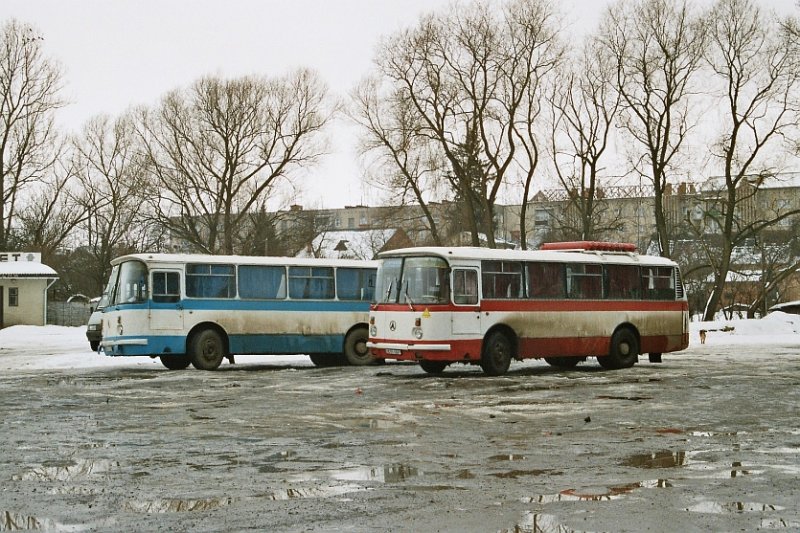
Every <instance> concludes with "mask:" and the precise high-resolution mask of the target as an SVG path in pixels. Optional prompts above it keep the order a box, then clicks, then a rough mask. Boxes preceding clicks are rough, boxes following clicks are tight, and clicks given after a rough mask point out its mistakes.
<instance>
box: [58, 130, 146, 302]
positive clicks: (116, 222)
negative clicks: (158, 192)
mask: <svg viewBox="0 0 800 533" xmlns="http://www.w3.org/2000/svg"><path fill="white" fill-rule="evenodd" d="M132 119H133V117H132V116H131V115H124V116H122V117H119V118H117V119H113V118H111V117H109V116H107V115H101V116H97V117H94V118H92V119H91V120H89V121H88V122H87V123H86V125H85V126H84V128H83V132H82V134H81V135H80V137H77V138H75V139H74V142H73V146H74V152H75V165H76V168H77V173H78V176H79V179H80V181H81V184H82V188H83V195H82V202H83V206H84V209H85V210H86V213H87V216H86V219H85V221H84V223H83V224H82V225H81V229H82V233H83V238H84V239H85V241H86V245H87V249H88V253H89V256H90V257H91V259H92V261H91V264H92V267H90V268H88V270H87V272H86V274H88V275H89V276H91V278H92V280H93V281H94V287H93V289H94V292H95V293H99V292H100V290H101V289H102V287H103V284H104V283H105V281H106V279H107V278H108V273H109V269H110V268H111V266H110V263H111V260H112V259H113V258H114V257H116V256H117V255H120V254H124V253H133V252H141V251H153V248H154V244H155V243H154V242H153V241H152V239H153V237H154V236H155V234H156V232H155V231H154V230H152V228H150V227H149V226H148V222H147V217H146V211H145V210H146V209H147V203H146V202H145V199H146V198H147V197H148V196H149V194H150V193H151V192H152V191H150V190H148V188H147V187H148V182H147V170H148V168H147V161H146V158H145V157H144V155H143V154H142V153H141V150H140V149H139V147H138V146H137V136H136V130H135V129H134V124H133V121H132Z"/></svg>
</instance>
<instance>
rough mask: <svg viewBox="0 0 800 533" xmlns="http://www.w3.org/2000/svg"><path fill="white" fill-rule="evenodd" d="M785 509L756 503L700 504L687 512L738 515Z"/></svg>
mask: <svg viewBox="0 0 800 533" xmlns="http://www.w3.org/2000/svg"><path fill="white" fill-rule="evenodd" d="M785 509H786V508H785V507H781V506H779V505H771V504H768V503H756V502H724V503H720V502H698V503H696V504H694V505H692V506H691V507H689V508H687V509H686V510H687V511H692V512H694V513H710V514H736V513H769V512H772V511H784V510H785Z"/></svg>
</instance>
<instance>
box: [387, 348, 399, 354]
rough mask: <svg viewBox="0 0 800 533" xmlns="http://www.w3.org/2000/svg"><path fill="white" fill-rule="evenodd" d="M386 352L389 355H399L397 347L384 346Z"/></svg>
mask: <svg viewBox="0 0 800 533" xmlns="http://www.w3.org/2000/svg"><path fill="white" fill-rule="evenodd" d="M386 353H387V354H389V355H400V350H398V349H397V348H386Z"/></svg>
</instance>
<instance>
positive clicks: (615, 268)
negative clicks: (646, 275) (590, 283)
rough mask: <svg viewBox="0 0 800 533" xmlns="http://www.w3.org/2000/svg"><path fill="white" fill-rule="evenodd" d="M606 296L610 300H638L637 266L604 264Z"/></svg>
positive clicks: (639, 291) (638, 280)
mask: <svg viewBox="0 0 800 533" xmlns="http://www.w3.org/2000/svg"><path fill="white" fill-rule="evenodd" d="M605 270H606V286H607V289H606V297H607V298H609V299H611V300H638V299H639V297H640V293H641V290H640V288H641V282H640V279H641V277H640V275H639V267H638V266H635V265H606V267H605Z"/></svg>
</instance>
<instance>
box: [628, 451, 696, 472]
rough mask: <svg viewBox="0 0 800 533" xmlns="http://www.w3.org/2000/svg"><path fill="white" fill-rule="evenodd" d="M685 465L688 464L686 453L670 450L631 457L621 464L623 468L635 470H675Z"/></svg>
mask: <svg viewBox="0 0 800 533" xmlns="http://www.w3.org/2000/svg"><path fill="white" fill-rule="evenodd" d="M684 464H686V452H685V451H677V452H672V451H669V450H665V451H660V452H653V453H640V454H636V455H631V456H630V457H628V458H627V459H624V460H623V461H622V462H621V463H620V465H621V466H632V467H634V468H673V467H676V466H683V465H684Z"/></svg>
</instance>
